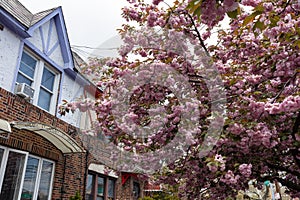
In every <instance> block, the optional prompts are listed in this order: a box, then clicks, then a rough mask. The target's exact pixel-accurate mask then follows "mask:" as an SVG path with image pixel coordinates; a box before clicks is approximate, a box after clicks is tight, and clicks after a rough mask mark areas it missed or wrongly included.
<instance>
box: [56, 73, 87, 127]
mask: <svg viewBox="0 0 300 200" xmlns="http://www.w3.org/2000/svg"><path fill="white" fill-rule="evenodd" d="M83 90H84V87H83V86H81V85H80V84H79V83H77V82H75V81H74V80H73V79H71V78H70V77H69V76H67V75H65V77H64V80H63V83H62V93H61V99H62V100H67V101H68V102H72V101H74V100H76V99H78V98H80V97H83ZM60 103H61V102H60ZM81 115H82V113H80V112H79V111H78V110H77V111H75V113H68V114H66V115H64V116H60V115H58V117H59V118H60V119H62V120H64V121H66V122H68V123H70V124H71V125H73V126H76V127H78V128H79V125H80V120H81Z"/></svg>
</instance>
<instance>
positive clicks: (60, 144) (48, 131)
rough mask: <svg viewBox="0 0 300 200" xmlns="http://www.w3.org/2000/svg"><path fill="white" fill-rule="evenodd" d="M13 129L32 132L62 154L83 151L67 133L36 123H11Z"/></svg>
mask: <svg viewBox="0 0 300 200" xmlns="http://www.w3.org/2000/svg"><path fill="white" fill-rule="evenodd" d="M11 124H12V126H13V127H14V128H17V129H23V130H28V131H33V132H35V133H37V134H38V135H40V136H42V137H44V138H45V139H47V140H48V141H50V142H51V143H52V144H53V145H55V146H56V147H57V148H58V149H59V150H61V151H62V153H81V152H85V150H84V149H83V148H82V147H81V146H80V145H79V144H78V143H77V142H76V141H75V140H74V139H73V138H72V137H71V136H69V135H68V134H67V133H65V132H63V131H61V130H59V129H57V128H55V127H53V126H49V125H46V124H42V123H38V122H13V123H11Z"/></svg>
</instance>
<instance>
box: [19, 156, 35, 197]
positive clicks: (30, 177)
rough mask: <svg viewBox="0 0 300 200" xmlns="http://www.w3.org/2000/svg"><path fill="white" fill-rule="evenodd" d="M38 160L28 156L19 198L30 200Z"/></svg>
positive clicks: (32, 193)
mask: <svg viewBox="0 0 300 200" xmlns="http://www.w3.org/2000/svg"><path fill="white" fill-rule="evenodd" d="M38 166H39V160H38V159H36V158H32V157H28V160H27V166H26V172H25V177H24V182H23V190H22V194H21V200H32V199H33V195H34V189H35V183H36V177H37V171H38Z"/></svg>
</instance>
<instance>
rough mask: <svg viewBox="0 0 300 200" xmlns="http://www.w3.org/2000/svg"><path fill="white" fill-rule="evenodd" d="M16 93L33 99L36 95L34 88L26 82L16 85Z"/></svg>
mask: <svg viewBox="0 0 300 200" xmlns="http://www.w3.org/2000/svg"><path fill="white" fill-rule="evenodd" d="M15 94H17V95H19V96H21V97H24V98H26V99H32V98H33V95H34V89H33V88H31V87H30V86H29V85H27V84H26V83H19V84H17V85H16V88H15Z"/></svg>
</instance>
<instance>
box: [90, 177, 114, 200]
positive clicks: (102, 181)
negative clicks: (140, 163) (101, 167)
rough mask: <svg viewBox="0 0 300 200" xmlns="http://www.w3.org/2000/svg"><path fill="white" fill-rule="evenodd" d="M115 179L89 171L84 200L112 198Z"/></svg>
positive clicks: (106, 199) (107, 199)
mask: <svg viewBox="0 0 300 200" xmlns="http://www.w3.org/2000/svg"><path fill="white" fill-rule="evenodd" d="M115 182H116V180H115V179H113V178H111V177H108V176H104V175H102V174H98V173H93V172H89V174H88V177H87V185H86V200H114V199H115Z"/></svg>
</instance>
